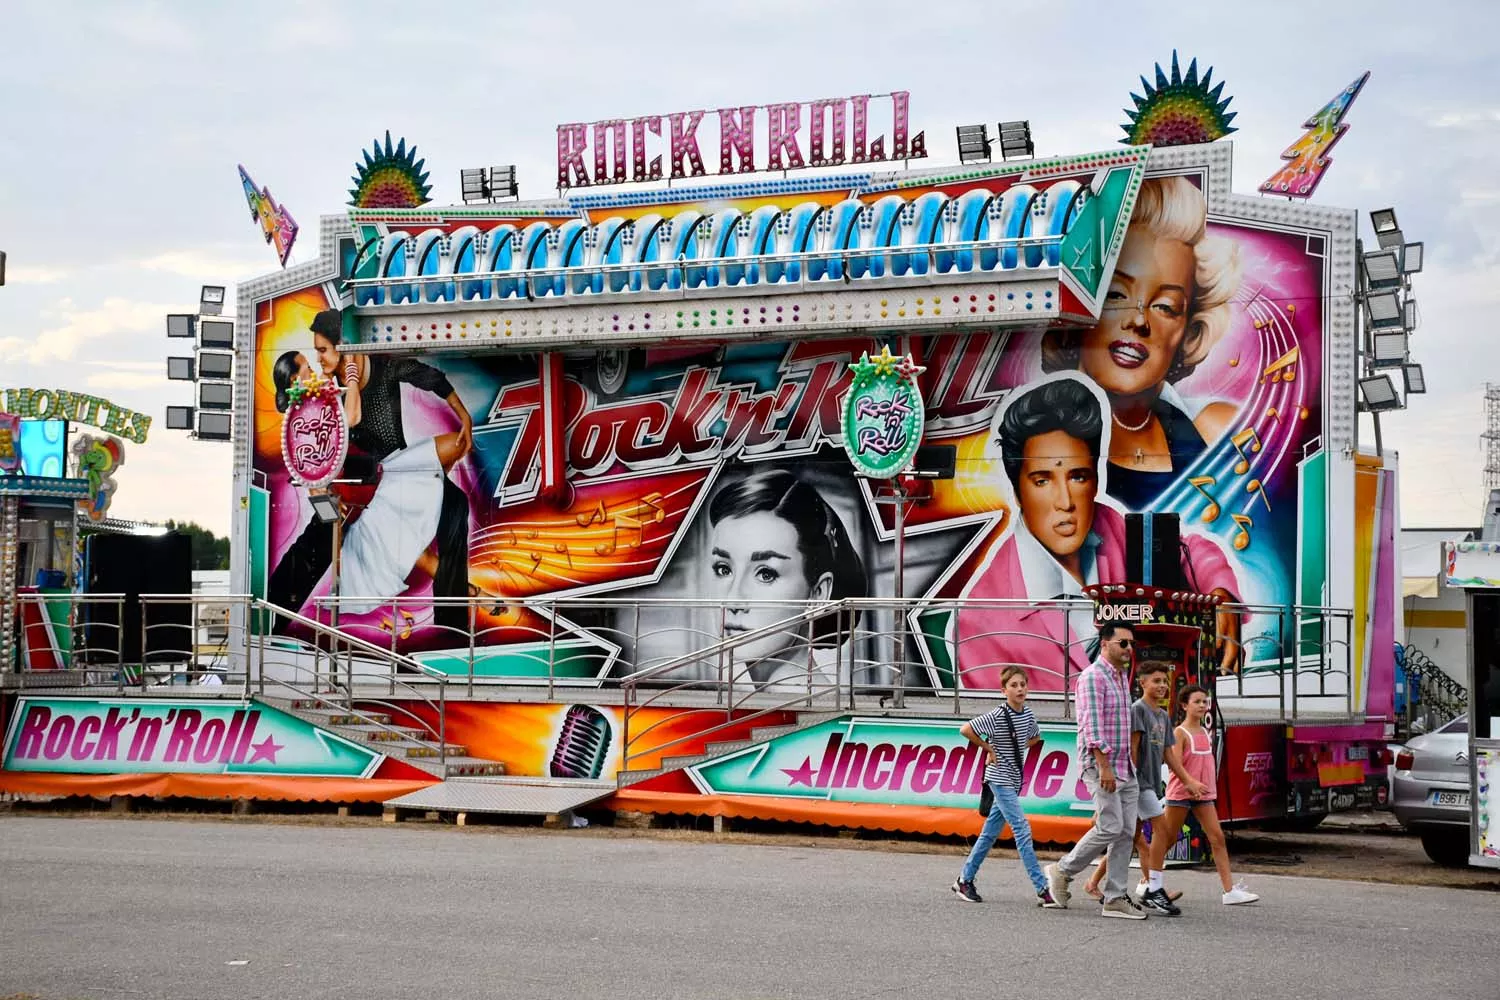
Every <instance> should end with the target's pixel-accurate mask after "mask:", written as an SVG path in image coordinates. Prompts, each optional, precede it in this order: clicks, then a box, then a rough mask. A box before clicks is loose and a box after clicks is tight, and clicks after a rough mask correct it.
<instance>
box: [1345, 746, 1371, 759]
mask: <svg viewBox="0 0 1500 1000" xmlns="http://www.w3.org/2000/svg"><path fill="white" fill-rule="evenodd" d="M1347 757H1348V759H1349V760H1369V759H1370V748H1369V747H1350V748H1349V752H1348V754H1347Z"/></svg>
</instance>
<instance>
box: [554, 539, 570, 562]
mask: <svg viewBox="0 0 1500 1000" xmlns="http://www.w3.org/2000/svg"><path fill="white" fill-rule="evenodd" d="M552 551H553V552H556V553H557V554H558V555H560V556H562V557H563V558H564V559H566V560H567V561H568V569H572V568H573V550H572V549H571V548H569V547H568V545H567V544H566V543H564V542H558V543H556V544H555V545H553V546H552Z"/></svg>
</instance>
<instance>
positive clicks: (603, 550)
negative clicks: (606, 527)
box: [594, 524, 620, 556]
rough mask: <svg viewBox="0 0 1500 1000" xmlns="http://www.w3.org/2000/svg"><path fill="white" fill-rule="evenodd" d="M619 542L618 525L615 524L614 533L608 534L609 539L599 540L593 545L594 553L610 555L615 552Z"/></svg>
mask: <svg viewBox="0 0 1500 1000" xmlns="http://www.w3.org/2000/svg"><path fill="white" fill-rule="evenodd" d="M619 542H620V526H619V525H618V524H616V525H615V526H614V533H613V534H611V535H610V536H609V541H607V542H600V543H599V544H598V545H595V546H594V554H595V555H600V556H612V555H614V554H615V549H616V548H617V547H618V546H619Z"/></svg>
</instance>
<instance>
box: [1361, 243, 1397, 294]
mask: <svg viewBox="0 0 1500 1000" xmlns="http://www.w3.org/2000/svg"><path fill="white" fill-rule="evenodd" d="M1364 268H1365V284H1366V285H1368V286H1369V287H1370V288H1395V287H1397V286H1399V285H1400V284H1401V265H1400V262H1398V261H1397V260H1396V251H1394V250H1372V251H1370V252H1369V253H1367V254H1365V258H1364Z"/></svg>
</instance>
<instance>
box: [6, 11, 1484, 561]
mask: <svg viewBox="0 0 1500 1000" xmlns="http://www.w3.org/2000/svg"><path fill="white" fill-rule="evenodd" d="M1175 6H1176V5H1170V7H1175ZM1170 7H1169V5H1165V4H1152V5H1150V6H1144V7H1141V8H1139V9H1136V8H1135V7H1134V5H1131V4H1125V3H1120V2H1109V0H1094V2H1087V3H1085V2H1072V3H1069V2H1065V0H1037V2H1033V0H1024V2H1022V0H972V2H970V0H928V2H925V3H921V4H916V3H911V2H907V3H895V2H889V0H859V2H843V0H840V2H831V0H825V2H810V0H795V2H794V0H754V2H748V3H733V2H730V3H718V4H710V3H704V2H703V0H688V2H677V0H672V2H665V0H661V2H645V3H636V4H621V3H599V2H595V0H573V2H572V3H556V2H548V3H542V2H537V0H508V2H506V3H501V4H451V5H450V4H436V3H435V4H430V5H425V6H424V5H418V4H414V3H411V2H409V0H408V2H404V3H393V2H385V0H379V2H375V0H362V2H317V3H301V4H296V3H281V2H275V3H273V2H259V3H253V2H252V3H233V4H230V3H203V2H199V0H186V2H178V3H166V2H161V3H131V2H125V0H114V2H108V3H106V2H104V0H96V2H65V0H47V2H36V3H33V2H25V0H6V3H5V5H4V9H3V23H4V28H3V32H0V126H3V131H0V135H3V139H0V249H3V250H6V251H8V253H9V268H8V280H7V283H6V286H5V287H4V288H0V371H3V373H4V374H3V378H0V384H3V385H4V386H17V385H38V386H58V387H62V388H70V389H75V390H80V391H92V392H94V393H96V394H98V395H103V396H106V397H108V398H110V399H113V400H116V401H118V402H119V403H121V404H122V405H125V406H129V407H133V408H136V409H140V410H143V411H146V412H148V413H151V414H152V415H153V416H154V417H155V418H156V419H157V420H158V421H160V420H161V418H162V412H163V409H164V407H165V406H166V405H167V404H168V403H189V402H191V393H190V387H188V386H187V385H186V384H185V383H168V382H166V381H165V379H164V368H165V362H164V360H163V359H164V357H165V356H166V354H167V353H169V351H168V346H169V345H168V341H167V340H166V339H165V336H164V325H165V320H164V317H165V316H166V314H167V313H168V312H179V311H188V310H190V309H191V308H192V307H193V305H194V303H195V302H196V300H197V295H198V288H199V286H200V285H201V284H203V283H205V282H210V283H222V284H228V285H233V284H234V283H235V282H237V281H242V280H246V279H248V278H251V277H254V276H256V275H259V274H261V273H263V272H266V271H268V270H271V269H273V268H274V267H275V265H276V262H275V259H274V256H273V254H272V251H271V250H270V249H269V248H268V247H266V246H265V245H264V244H263V243H262V242H261V240H260V237H259V234H258V231H257V229H256V228H255V227H253V226H252V224H251V222H250V220H249V217H248V213H247V210H246V207H245V202H244V198H243V195H242V194H241V191H240V186H239V180H238V177H237V175H236V172H235V165H236V164H237V163H244V164H245V165H246V166H247V168H249V170H250V171H251V173H252V174H253V176H254V177H255V178H256V180H257V181H258V182H259V183H261V184H264V185H268V186H269V187H270V188H271V191H272V194H273V195H274V196H275V197H276V198H277V199H278V200H279V201H281V202H282V203H284V204H285V205H286V206H287V207H288V208H289V209H290V210H291V211H292V212H293V213H294V214H295V215H296V216H297V217H298V219H299V220H300V221H302V222H303V224H304V231H303V236H302V242H301V244H300V246H299V249H298V252H297V253H296V254H295V256H294V259H295V260H301V261H306V260H309V259H311V258H312V256H313V255H314V254H315V249H316V236H317V234H316V232H315V230H316V220H317V218H318V216H319V215H322V214H327V213H331V212H337V211H339V210H340V209H341V208H342V206H343V203H344V201H345V199H346V194H345V192H346V191H347V189H348V187H349V176H350V173H351V171H352V165H353V163H354V161H355V159H356V158H357V157H358V155H359V152H360V150H361V148H362V147H366V146H368V145H369V144H370V142H371V140H372V139H373V138H374V137H375V136H376V135H383V134H384V131H385V130H386V129H390V130H391V131H392V133H393V134H394V135H398V136H399V135H405V136H407V137H408V138H409V139H410V140H411V141H414V142H415V143H416V144H417V146H418V148H419V150H420V152H421V154H422V155H423V156H424V157H425V158H426V161H427V166H428V168H429V169H430V170H431V173H432V181H433V183H434V188H435V190H434V198H435V199H436V200H437V201H439V202H441V203H448V202H451V201H456V200H458V197H457V196H458V191H457V188H458V172H459V169H460V168H461V167H466V166H478V165H482V164H488V163H511V162H514V163H515V164H517V167H518V173H519V177H520V181H521V185H522V193H523V196H525V195H527V194H530V195H532V196H543V195H545V194H547V193H548V185H549V184H551V183H552V172H553V169H554V167H553V157H554V153H555V146H554V143H555V138H554V136H555V133H554V127H555V126H556V124H557V123H558V122H564V121H580V120H592V119H597V118H605V117H616V116H620V117H628V116H631V115H636V114H645V113H658V112H668V111H674V110H680V109H687V108H701V107H710V108H712V107H718V106H720V105H721V104H730V103H733V104H741V103H745V104H757V103H758V104H766V103H770V102H775V101H780V100H798V99H813V98H818V97H829V96H841V95H845V94H850V93H869V92H875V93H879V92H883V91H889V90H893V89H905V90H909V91H911V94H912V112H913V118H914V123H915V127H916V128H920V129H925V130H926V132H927V136H928V140H929V149H930V151H931V153H932V155H933V157H934V162H941V161H942V160H944V159H947V160H951V159H952V158H953V157H954V155H955V150H954V146H953V131H952V129H953V126H954V125H956V124H960V123H966V122H977V121H990V122H994V121H996V120H998V119H1002V118H1005V119H1009V118H1028V119H1030V120H1031V122H1032V127H1033V131H1034V134H1035V137H1036V142H1037V148H1038V152H1039V153H1044V154H1066V153H1082V152H1088V151H1093V150H1099V149H1108V148H1110V147H1112V146H1113V145H1114V144H1115V143H1116V141H1117V139H1118V137H1119V136H1120V135H1121V132H1120V129H1119V127H1118V126H1119V123H1120V122H1121V121H1122V120H1123V114H1122V112H1121V110H1120V109H1121V108H1122V107H1124V106H1126V105H1127V104H1128V103H1129V99H1128V94H1129V92H1130V91H1131V90H1132V89H1138V86H1139V84H1138V80H1137V78H1138V77H1139V76H1140V75H1141V74H1147V75H1150V73H1151V67H1152V65H1153V63H1155V62H1157V61H1162V62H1166V61H1168V60H1169V59H1170V58H1171V54H1172V50H1173V48H1174V47H1175V48H1176V49H1178V50H1179V51H1180V52H1181V54H1182V56H1183V62H1184V64H1185V63H1186V61H1187V57H1188V56H1190V55H1195V56H1197V57H1198V58H1199V60H1200V67H1201V66H1203V65H1209V64H1211V65H1212V66H1213V67H1214V76H1215V79H1223V80H1225V81H1226V82H1227V86H1226V88H1225V93H1226V94H1232V95H1233V97H1234V102H1233V104H1231V106H1230V110H1233V111H1237V112H1238V113H1239V117H1238V118H1237V119H1236V121H1235V124H1236V125H1237V126H1238V127H1239V129H1240V131H1239V132H1238V133H1236V134H1235V135H1234V136H1233V137H1232V138H1233V141H1234V144H1235V147H1236V160H1235V169H1236V177H1235V185H1234V187H1235V190H1236V191H1238V192H1240V193H1253V192H1254V189H1255V186H1256V184H1258V183H1259V182H1260V180H1262V179H1263V178H1264V177H1265V176H1267V175H1268V174H1270V173H1271V172H1272V171H1273V170H1274V169H1275V168H1276V165H1277V154H1278V153H1279V152H1280V151H1281V149H1282V148H1284V147H1285V146H1286V145H1287V144H1288V143H1290V142H1291V141H1293V140H1294V139H1296V138H1297V136H1298V135H1299V134H1300V129H1299V127H1298V126H1299V125H1300V123H1301V121H1302V119H1303V118H1304V117H1306V116H1307V115H1308V114H1310V113H1311V112H1312V111H1314V110H1315V109H1316V108H1318V107H1319V106H1320V105H1322V104H1323V103H1324V102H1325V101H1326V100H1328V99H1329V98H1330V97H1331V96H1332V95H1333V94H1334V93H1335V92H1337V91H1338V90H1339V89H1340V88H1342V87H1343V86H1344V85H1345V84H1347V83H1348V82H1349V81H1350V80H1352V79H1354V78H1355V77H1356V76H1358V75H1359V74H1360V73H1361V72H1362V71H1364V70H1366V69H1369V70H1371V71H1372V72H1373V75H1372V77H1371V79H1370V83H1369V85H1368V86H1367V87H1366V88H1365V91H1364V93H1363V94H1362V95H1361V96H1360V98H1359V100H1358V102H1357V104H1356V105H1355V107H1354V109H1353V111H1352V113H1351V115H1350V118H1349V121H1350V122H1351V123H1352V125H1353V128H1352V130H1351V131H1350V132H1349V134H1348V135H1347V136H1346V137H1345V138H1344V140H1343V141H1342V142H1341V144H1340V145H1339V146H1338V148H1337V150H1336V153H1335V161H1336V162H1335V166H1334V167H1333V169H1332V171H1331V173H1330V174H1329V176H1328V178H1327V179H1326V180H1325V181H1324V182H1323V185H1322V187H1321V188H1320V190H1319V192H1318V199H1317V200H1318V201H1319V202H1321V203H1324V204H1330V205H1338V206H1342V207H1346V208H1357V209H1361V210H1368V209H1371V208H1379V207H1383V206H1386V205H1393V206H1395V207H1396V208H1397V209H1398V211H1399V213H1400V220H1401V223H1402V226H1403V228H1404V230H1405V231H1406V234H1407V237H1408V238H1409V239H1421V240H1425V242H1426V245H1427V264H1426V271H1425V272H1424V273H1423V274H1422V275H1421V276H1420V278H1419V280H1418V283H1417V296H1418V299H1419V301H1420V306H1421V313H1422V326H1421V329H1420V331H1419V332H1418V334H1417V336H1416V337H1415V338H1414V351H1415V353H1416V355H1417V360H1420V361H1421V362H1423V363H1424V365H1425V367H1426V373H1427V382H1428V386H1429V395H1427V396H1426V397H1425V398H1419V399H1416V400H1414V401H1413V405H1412V407H1411V408H1410V409H1409V410H1407V411H1406V412H1404V413H1399V414H1396V415H1395V416H1393V417H1391V418H1390V419H1388V420H1386V421H1385V432H1386V433H1385V439H1386V444H1387V447H1388V448H1390V447H1394V448H1396V449H1398V450H1399V451H1400V453H1401V457H1402V465H1403V483H1402V504H1403V513H1404V517H1405V521H1406V523H1407V524H1409V525H1452V524H1471V523H1477V518H1478V512H1479V510H1480V506H1481V503H1482V500H1483V497H1482V495H1481V467H1482V464H1483V463H1482V455H1481V452H1480V446H1479V438H1478V435H1479V433H1480V430H1481V426H1480V424H1481V420H1482V414H1483V402H1482V400H1483V392H1484V382H1485V380H1486V379H1490V380H1492V381H1495V382H1500V360H1497V358H1500V351H1497V349H1496V347H1495V346H1494V343H1495V339H1496V338H1495V332H1494V328H1493V327H1492V324H1494V323H1495V322H1496V317H1497V316H1500V172H1497V170H1496V163H1497V160H1500V72H1497V70H1496V65H1497V62H1500V13H1497V12H1500V4H1496V3H1494V2H1493V0H1470V2H1456V0H1455V2H1450V0H1428V2H1425V3H1423V4H1421V5H1419V6H1416V7H1414V6H1413V5H1411V4H1409V3H1388V2H1385V0H1366V2H1345V0H1316V2H1308V0H1297V2H1294V3H1282V2H1280V0H1276V2H1261V3H1254V4H1250V3H1244V2H1241V0H1234V2H1232V3H1217V4H1203V5H1199V6H1197V7H1195V8H1190V7H1189V5H1184V6H1183V8H1179V9H1178V10H1175V11H1174V10H1170ZM1188 10H1191V11H1192V12H1187V11H1188ZM1362 225H1363V226H1365V227H1368V221H1367V218H1365V217H1363V216H1362ZM229 465H230V463H229V449H228V446H227V445H216V444H210V443H207V442H197V441H192V440H189V439H188V438H186V437H185V436H183V435H181V434H178V433H175V432H170V431H167V430H166V429H165V427H163V426H160V424H158V426H157V427H156V428H154V429H153V431H152V435H151V440H150V441H149V443H148V444H147V445H145V446H132V447H131V448H130V449H129V454H128V456H127V461H126V463H125V466H124V468H123V469H122V471H121V473H120V474H119V477H118V478H119V481H120V492H119V494H118V498H117V500H116V502H115V506H114V508H113V511H112V512H113V513H115V514H117V515H119V516H123V517H133V518H143V519H153V520H160V519H165V518H169V517H171V518H179V519H193V520H197V521H199V522H201V523H203V524H205V525H207V526H209V527H212V528H214V529H215V530H218V531H224V530H226V529H227V526H228V523H229V511H230V497H229Z"/></svg>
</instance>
